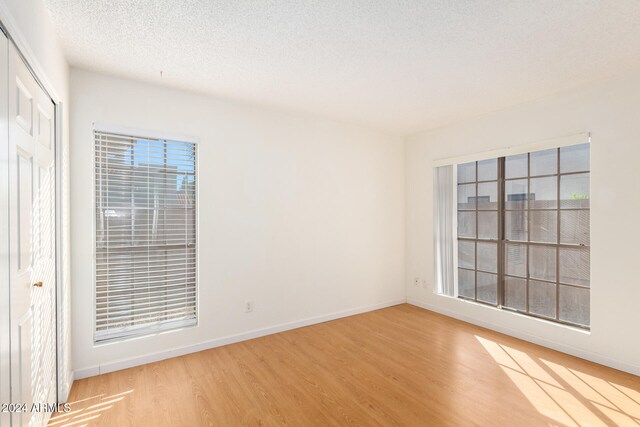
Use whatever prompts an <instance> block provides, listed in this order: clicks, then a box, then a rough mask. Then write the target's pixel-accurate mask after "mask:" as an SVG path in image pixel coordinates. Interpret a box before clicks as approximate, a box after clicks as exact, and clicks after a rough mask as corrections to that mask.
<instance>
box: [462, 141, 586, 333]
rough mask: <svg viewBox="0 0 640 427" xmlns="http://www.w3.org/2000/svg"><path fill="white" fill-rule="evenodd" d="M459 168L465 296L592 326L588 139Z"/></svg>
mask: <svg viewBox="0 0 640 427" xmlns="http://www.w3.org/2000/svg"><path fill="white" fill-rule="evenodd" d="M457 170H458V173H457V176H458V178H457V182H458V185H457V194H458V296H459V297H460V298H464V299H470V300H474V301H478V302H482V303H487V304H491V305H496V306H501V307H502V308H506V309H510V310H515V311H519V312H522V313H526V314H529V315H532V316H538V317H542V318H546V319H550V320H554V321H557V322H561V323H568V324H572V325H577V326H581V327H588V326H589V324H590V322H589V318H590V316H589V311H590V292H589V287H590V277H589V270H590V265H589V258H590V253H589V244H590V242H589V208H590V206H589V202H590V192H589V144H581V145H575V146H568V147H562V148H558V149H550V150H544V151H537V152H532V153H524V154H519V155H515V156H508V157H501V158H497V159H491V160H484V161H479V162H471V163H465V164H460V165H458V168H457Z"/></svg>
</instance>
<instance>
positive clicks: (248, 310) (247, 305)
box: [244, 301, 253, 313]
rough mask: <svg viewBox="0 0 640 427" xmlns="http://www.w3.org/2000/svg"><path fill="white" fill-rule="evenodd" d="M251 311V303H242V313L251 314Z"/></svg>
mask: <svg viewBox="0 0 640 427" xmlns="http://www.w3.org/2000/svg"><path fill="white" fill-rule="evenodd" d="M252 311H253V301H247V302H245V303H244V312H245V313H251V312H252Z"/></svg>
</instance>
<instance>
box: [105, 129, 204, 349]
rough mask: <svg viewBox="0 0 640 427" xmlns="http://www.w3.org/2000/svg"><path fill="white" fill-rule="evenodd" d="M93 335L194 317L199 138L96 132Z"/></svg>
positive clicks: (135, 331)
mask: <svg viewBox="0 0 640 427" xmlns="http://www.w3.org/2000/svg"><path fill="white" fill-rule="evenodd" d="M95 156H96V157H95V190H96V248H95V249H96V264H95V269H96V270H95V274H96V277H95V341H96V342H98V341H104V340H111V339H117V338H122V337H126V336H131V335H141V334H147V333H149V332H152V331H157V330H164V329H170V328H174V327H182V326H187V325H192V324H195V323H196V235H197V233H196V146H195V144H193V143H187V142H179V141H169V140H162V139H150V138H141V137H136V136H129V135H116V134H111V133H105V132H97V131H96V132H95Z"/></svg>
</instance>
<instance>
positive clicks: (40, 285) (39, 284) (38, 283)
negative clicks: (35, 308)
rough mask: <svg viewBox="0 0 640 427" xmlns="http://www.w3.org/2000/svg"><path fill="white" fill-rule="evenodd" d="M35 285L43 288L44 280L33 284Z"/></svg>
mask: <svg viewBox="0 0 640 427" xmlns="http://www.w3.org/2000/svg"><path fill="white" fill-rule="evenodd" d="M33 286H35V287H36V288H41V287H42V282H36V283H34V284H33Z"/></svg>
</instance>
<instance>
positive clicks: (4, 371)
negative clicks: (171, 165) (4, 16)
mask: <svg viewBox="0 0 640 427" xmlns="http://www.w3.org/2000/svg"><path fill="white" fill-rule="evenodd" d="M8 46H9V44H8V40H7V37H6V36H5V35H4V34H3V33H2V32H0V171H1V173H0V227H3V230H7V228H8V226H9V225H8V224H9V174H8V170H9V157H8V156H9V137H8V135H9V130H8V126H9V123H8V121H9V112H8V107H9V103H8V100H9V93H8V86H7V72H8V70H9V62H8V61H9V56H8V55H9V50H8V49H9V47H8ZM9 354H10V353H9V234H8V233H6V232H0V402H2V403H7V402H9V401H10V399H11V397H10V393H11V383H10V382H9V376H10V372H11V371H10V365H9V359H10V356H9ZM9 417H10V415H9V413H7V412H2V413H0V427H8V426H9Z"/></svg>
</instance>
